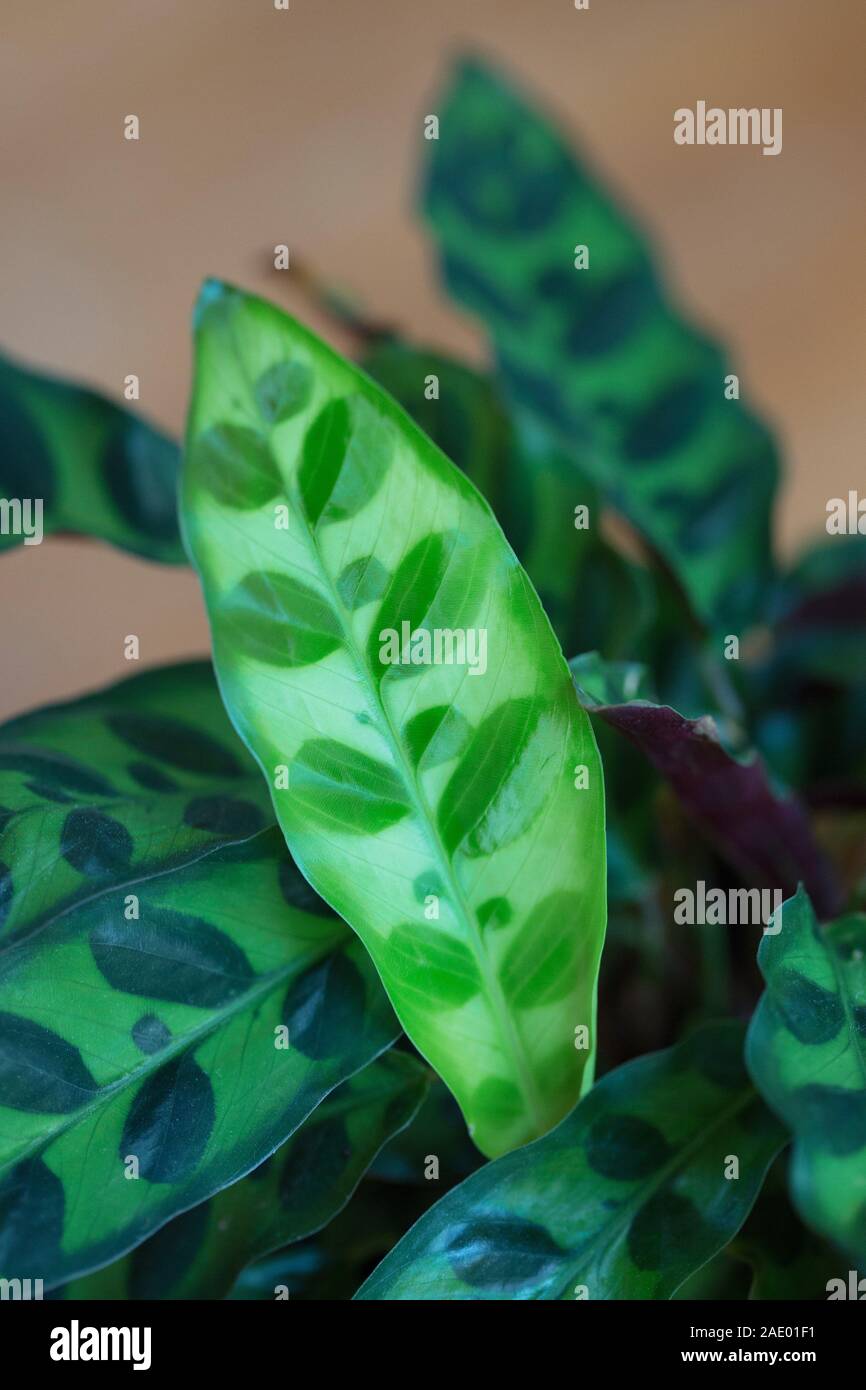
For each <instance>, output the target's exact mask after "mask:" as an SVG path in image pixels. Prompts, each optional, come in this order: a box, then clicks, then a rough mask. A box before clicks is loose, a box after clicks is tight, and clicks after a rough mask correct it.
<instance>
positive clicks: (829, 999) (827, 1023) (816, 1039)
mask: <svg viewBox="0 0 866 1390" xmlns="http://www.w3.org/2000/svg"><path fill="white" fill-rule="evenodd" d="M770 997H771V998H772V1000H773V1003H774V1004H775V1006H776V1008H777V1009H778V1010H779V1013H780V1014H781V1015H782V1018H783V1019H784V1021H785V1026H786V1027H787V1028H788V1029H789V1030H790V1032H792V1033H793V1034H794V1037H795V1038H796V1039H797V1041H798V1042H801V1043H805V1044H807V1045H808V1046H817V1045H819V1044H820V1043H825V1042H829V1041H830V1040H831V1038H835V1037H836V1035H837V1033H838V1032H839V1030H840V1028H841V1027H842V1025H843V1023H844V1021H845V1013H844V1009H843V1007H842V1001H841V1000H840V998H839V996H838V995H837V994H832V993H831V992H830V990H827V989H824V988H823V986H822V985H818V984H816V983H815V981H814V980H810V979H808V978H807V977H806V976H805V975H801V974H800V972H799V970H791V969H789V968H787V967H782V968H781V969H780V970H778V971H777V972H776V974H775V977H774V979H773V981H772V984H771V986H770Z"/></svg>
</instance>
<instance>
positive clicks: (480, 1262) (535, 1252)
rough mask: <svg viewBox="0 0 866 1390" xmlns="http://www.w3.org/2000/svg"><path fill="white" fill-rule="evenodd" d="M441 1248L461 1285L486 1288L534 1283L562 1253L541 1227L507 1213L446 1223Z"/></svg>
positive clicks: (510, 1289) (509, 1289) (507, 1289)
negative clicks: (455, 1223)
mask: <svg viewBox="0 0 866 1390" xmlns="http://www.w3.org/2000/svg"><path fill="white" fill-rule="evenodd" d="M442 1248H444V1252H445V1254H446V1255H447V1256H448V1259H449V1261H450V1262H451V1265H452V1267H453V1269H454V1272H455V1274H456V1275H457V1277H458V1278H459V1279H462V1280H463V1283H464V1284H469V1285H471V1286H472V1287H473V1288H479V1289H486V1290H487V1291H488V1292H490V1293H493V1292H496V1293H518V1292H519V1291H520V1290H521V1289H522V1288H524V1287H525V1286H527V1285H530V1286H532V1287H533V1288H535V1287H536V1286H537V1285H538V1284H540V1283H542V1282H543V1281H544V1280H545V1279H547V1278H549V1277H550V1276H551V1275H552V1274H555V1273H556V1271H557V1270H558V1269H559V1268H560V1266H561V1263H562V1259H563V1256H564V1255H565V1253H566V1252H565V1251H564V1250H563V1249H562V1248H561V1247H560V1246H559V1245H557V1243H556V1241H555V1240H554V1239H553V1237H552V1236H551V1234H550V1232H549V1231H547V1230H545V1228H544V1227H543V1226H539V1225H537V1224H536V1222H534V1221H523V1220H521V1219H520V1218H519V1217H515V1216H507V1215H503V1216H487V1217H482V1218H481V1219H480V1220H478V1221H472V1222H466V1224H465V1225H460V1226H457V1227H456V1228H453V1227H452V1229H451V1230H450V1231H448V1232H446V1238H445V1241H444V1245H443V1247H442Z"/></svg>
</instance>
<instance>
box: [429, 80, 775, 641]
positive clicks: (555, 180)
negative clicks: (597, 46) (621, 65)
mask: <svg viewBox="0 0 866 1390" xmlns="http://www.w3.org/2000/svg"><path fill="white" fill-rule="evenodd" d="M436 110H437V112H438V113H439V120H440V134H439V139H438V140H437V141H435V142H431V144H430V146H429V149H430V153H431V164H430V168H429V170H428V174H427V181H426V190H425V197H424V207H425V212H426V215H427V218H428V220H429V222H430V224H431V226H432V228H433V231H434V234H435V236H436V238H437V241H438V244H439V248H440V254H441V259H442V270H443V274H444V278H445V282H446V284H447V286H448V288H449V289H450V291H451V293H452V294H453V295H454V297H455V298H456V299H458V300H459V301H460V302H461V303H462V304H464V305H465V306H466V307H467V308H468V309H470V310H471V311H472V312H473V313H475V314H476V315H478V316H479V317H480V318H481V319H482V320H483V321H484V323H485V325H486V327H487V329H488V332H489V333H490V336H491V338H492V340H493V344H494V347H495V350H496V355H497V360H498V365H499V370H500V372H501V375H502V378H503V381H504V383H505V386H506V389H507V391H508V393H509V395H510V396H511V398H512V399H513V400H515V401H516V402H518V403H519V404H520V405H522V406H524V407H526V408H528V409H530V410H532V411H533V412H534V413H535V414H536V415H537V416H538V417H539V418H541V419H543V420H544V421H545V422H546V423H547V424H548V425H550V426H551V427H553V428H555V429H556V430H557V432H558V433H559V436H560V438H561V439H562V441H563V443H564V445H565V446H566V447H567V448H568V450H569V452H570V453H571V455H572V456H573V457H574V458H575V459H576V461H577V463H578V466H579V467H580V469H581V471H584V470H585V471H586V472H588V473H589V474H590V476H591V477H593V478H594V479H595V480H596V481H597V482H598V484H599V486H600V487H602V488H603V489H604V491H605V494H606V496H607V497H608V499H609V500H610V501H611V503H612V504H613V505H615V506H616V507H617V508H618V509H620V510H621V511H622V512H623V513H624V514H625V515H626V516H627V517H628V518H630V520H631V521H632V522H633V523H634V524H635V525H636V526H637V527H638V529H639V530H641V531H642V532H643V533H644V534H645V535H646V536H647V537H648V539H649V540H650V541H651V542H652V544H653V545H654V546H655V547H656V549H657V550H658V551H659V552H660V553H661V554H662V555H663V557H664V558H665V560H666V561H667V563H668V564H669V565H670V567H671V568H672V569H673V571H674V572H675V573H676V574H677V575H678V577H679V579H680V581H681V583H682V585H683V586H684V588H685V589H686V590H687V592H688V594H689V595H690V598H691V601H692V603H693V605H694V608H695V609H696V611H697V612H698V613H699V614H700V615H701V617H703V618H704V619H706V620H707V621H708V622H711V623H713V624H715V625H719V624H722V625H723V627H722V630H723V631H737V623H738V622H741V621H743V620H744V619H747V618H749V617H751V616H754V614H755V611H756V607H757V605H758V604H759V602H760V599H761V596H762V593H763V591H764V589H765V588H766V585H767V581H768V579H769V575H770V568H771V559H770V540H769V512H770V505H771V501H772V497H773V492H774V489H775V486H776V478H777V471H778V468H777V463H776V456H775V450H774V448H773V444H772V441H771V440H770V437H769V435H768V433H767V431H766V430H765V429H764V428H763V426H762V425H760V424H759V423H758V422H757V421H756V420H755V419H754V418H753V417H752V416H751V414H749V412H748V411H747V410H745V409H744V408H743V407H742V406H741V405H740V404H739V402H738V401H737V400H727V399H725V379H726V376H727V374H728V372H729V367H728V364H727V363H726V361H725V358H724V356H723V354H722V353H721V352H720V351H719V350H718V349H717V348H716V347H715V346H714V345H713V344H712V343H711V342H709V341H708V340H707V339H706V338H705V337H703V335H701V334H700V333H698V332H696V331H695V330H694V329H693V328H692V327H690V326H689V325H687V324H685V323H684V322H683V321H682V320H681V319H680V318H679V317H678V316H677V315H676V313H675V312H674V311H673V309H672V308H671V307H670V305H669V303H668V302H667V299H666V297H665V294H664V291H663V290H662V288H661V286H660V285H659V283H658V280H657V277H656V272H655V268H654V266H653V263H652V260H651V258H650V257H649V255H648V253H647V250H646V248H645V246H644V244H643V241H642V238H641V237H640V236H639V234H638V232H637V231H636V230H635V228H634V226H633V225H632V223H631V222H630V221H629V220H628V219H627V218H626V217H624V216H623V214H622V212H621V211H620V209H619V208H618V207H617V206H616V205H615V204H614V203H613V202H612V201H611V200H610V199H609V198H608V197H607V196H606V194H605V193H603V192H602V191H601V189H600V187H599V186H598V184H597V183H596V182H595V180H594V179H593V178H592V176H591V175H590V174H589V173H588V172H587V171H586V170H585V169H584V168H583V167H582V166H581V165H580V164H579V163H578V162H577V160H576V159H575V158H574V156H573V155H572V154H571V152H570V150H569V149H568V148H567V146H566V145H565V143H564V142H563V140H562V138H561V137H560V136H559V134H558V133H557V132H556V131H555V130H553V129H552V127H551V126H550V125H549V124H548V123H547V121H546V120H545V119H544V118H543V117H541V116H540V115H539V114H538V113H537V112H536V111H535V110H534V109H533V108H532V107H531V106H530V105H528V104H527V103H526V102H525V101H524V100H523V99H522V98H521V97H520V96H518V95H517V94H515V92H514V91H513V90H512V89H511V88H510V87H509V86H508V85H507V84H506V82H505V81H503V80H502V79H501V78H500V77H498V76H497V75H496V74H495V73H493V72H492V71H490V70H489V69H488V68H486V67H485V66H483V65H482V64H480V63H477V62H466V63H463V64H462V65H461V66H460V67H459V69H458V70H457V72H456V74H455V76H454V79H453V81H452V84H451V86H450V88H449V90H448V91H447V92H446V93H445V94H444V95H443V97H442V99H441V100H440V101H439V102H438V103H437V105H436ZM576 244H579V245H582V246H586V247H588V251H589V264H588V266H587V267H586V268H585V269H576V268H575V265H574V261H575V247H576Z"/></svg>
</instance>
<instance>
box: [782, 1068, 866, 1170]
mask: <svg viewBox="0 0 866 1390" xmlns="http://www.w3.org/2000/svg"><path fill="white" fill-rule="evenodd" d="M794 1100H795V1101H796V1102H797V1104H798V1106H800V1107H801V1108H802V1111H804V1112H805V1113H806V1114H808V1117H809V1126H810V1128H812V1129H813V1130H814V1132H815V1133H816V1134H818V1133H820V1135H821V1143H822V1147H824V1148H825V1149H826V1150H827V1151H828V1152H829V1153H832V1154H836V1155H837V1156H838V1157H840V1158H844V1157H845V1156H846V1155H847V1154H853V1153H858V1152H859V1151H860V1150H861V1149H863V1148H866V1091H851V1090H848V1089H846V1088H845V1087H844V1086H825V1085H820V1084H815V1083H813V1084H810V1085H808V1086H798V1087H797V1089H796V1090H795V1092H794Z"/></svg>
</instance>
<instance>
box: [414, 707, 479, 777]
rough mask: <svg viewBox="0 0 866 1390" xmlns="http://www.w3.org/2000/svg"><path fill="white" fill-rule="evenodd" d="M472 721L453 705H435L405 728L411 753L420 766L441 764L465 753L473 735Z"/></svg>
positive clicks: (421, 713) (427, 766) (417, 716)
mask: <svg viewBox="0 0 866 1390" xmlns="http://www.w3.org/2000/svg"><path fill="white" fill-rule="evenodd" d="M471 732H472V731H471V728H470V725H469V721H468V720H467V719H466V718H465V717H464V716H463V715H462V714H461V713H460V711H459V710H458V709H455V707H454V706H453V705H433V706H431V707H430V708H429V709H424V710H421V711H420V713H419V714H416V715H414V716H413V718H412V719H410V720H409V722H408V724H406V726H405V728H404V729H403V738H404V740H405V742H406V746H407V748H408V749H409V756H410V758H411V759H412V761H413V762H414V763H415V764H416V766H418V767H424V768H430V767H439V766H440V765H441V764H442V763H447V762H448V761H449V760H450V759H451V758H456V757H458V756H459V754H460V753H462V751H463V749H464V748H465V747H466V744H467V743H468V741H469V737H470V734H471Z"/></svg>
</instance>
